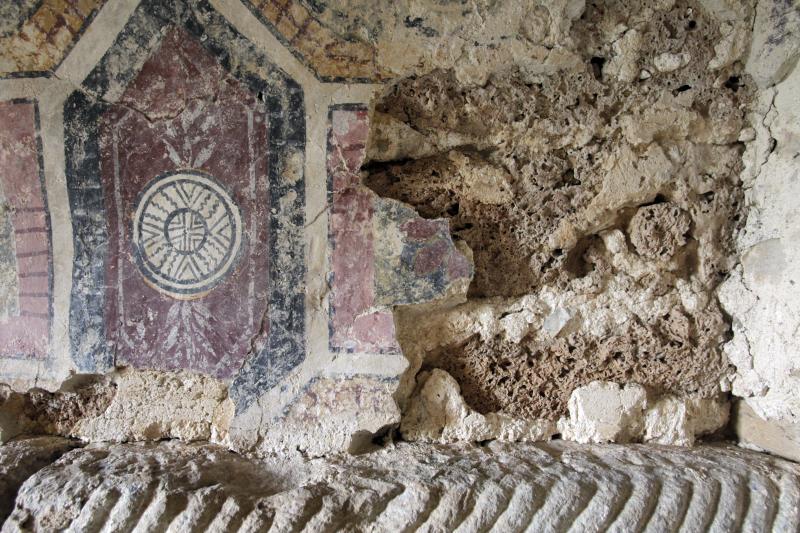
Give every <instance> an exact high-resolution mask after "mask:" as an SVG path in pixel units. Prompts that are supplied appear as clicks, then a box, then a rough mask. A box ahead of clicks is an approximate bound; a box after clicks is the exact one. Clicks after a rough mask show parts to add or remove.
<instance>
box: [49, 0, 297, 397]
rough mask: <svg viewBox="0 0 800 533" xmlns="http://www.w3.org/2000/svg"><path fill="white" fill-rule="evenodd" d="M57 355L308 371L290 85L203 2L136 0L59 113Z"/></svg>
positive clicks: (241, 391) (99, 364)
mask: <svg viewBox="0 0 800 533" xmlns="http://www.w3.org/2000/svg"><path fill="white" fill-rule="evenodd" d="M64 128H65V148H66V169H65V170H66V177H67V192H68V196H69V202H70V208H71V213H72V216H71V220H72V231H73V235H74V238H73V246H74V250H75V252H74V253H75V259H74V263H73V271H72V272H73V277H72V295H71V303H70V333H69V336H70V344H71V352H72V358H73V360H74V361H75V363H76V365H77V366H78V368H79V369H80V370H81V371H89V372H98V371H100V372H102V371H104V370H105V369H108V368H110V367H112V366H114V365H132V366H134V367H137V368H150V369H159V370H182V369H185V370H190V371H193V372H201V373H204V374H208V375H211V376H214V377H216V378H218V379H223V380H231V381H232V386H231V391H230V393H231V396H232V397H233V398H234V400H235V402H236V403H237V408H245V407H246V406H247V405H249V404H250V403H251V402H252V401H253V399H254V398H255V397H257V396H258V395H260V394H262V393H263V392H264V391H265V390H268V389H270V388H272V387H273V386H274V385H275V384H277V383H278V382H280V380H281V379H282V378H283V377H284V376H285V375H286V374H287V373H288V372H289V371H290V370H291V369H292V368H294V367H296V366H297V365H298V364H300V363H301V362H302V361H303V359H304V358H305V339H304V335H305V275H306V274H305V273H306V266H305V243H304V233H303V226H304V224H305V176H304V168H303V164H304V157H305V106H304V102H303V91H302V89H301V87H300V86H299V85H298V84H297V82H295V81H294V80H293V79H292V78H290V77H289V76H288V75H287V74H286V73H285V72H284V71H282V70H281V69H279V68H277V67H275V66H274V65H273V64H272V63H271V62H270V60H269V59H268V58H267V57H266V56H265V55H264V54H263V52H261V51H260V50H259V49H258V48H256V47H255V46H254V45H253V44H252V43H250V42H249V41H248V40H247V39H246V38H245V37H244V36H243V35H241V34H240V33H238V31H237V30H236V29H235V28H234V27H233V26H231V25H230V23H229V22H228V21H227V20H226V19H225V18H223V17H222V16H221V15H220V14H219V13H217V12H216V10H215V9H214V8H213V7H212V6H211V5H210V3H209V2H207V1H205V0H176V1H171V2H166V3H165V2H163V1H159V0H143V1H142V2H140V3H139V5H138V7H137V8H136V9H134V11H133V13H132V14H131V15H130V17H129V18H128V20H127V22H126V24H125V26H124V28H123V29H122V31H121V32H120V33H119V34H118V36H117V38H116V40H115V41H114V43H113V44H112V45H111V46H110V48H109V49H108V50H107V51H106V52H105V54H104V55H103V57H102V58H101V60H100V61H99V63H98V64H97V65H96V66H95V67H94V69H93V70H92V71H91V72H90V73H89V75H88V76H87V77H86V79H85V80H84V81H83V83H82V87H81V88H80V89H79V90H76V91H74V92H73V93H72V94H71V96H69V97H68V98H67V100H66V102H65V105H64Z"/></svg>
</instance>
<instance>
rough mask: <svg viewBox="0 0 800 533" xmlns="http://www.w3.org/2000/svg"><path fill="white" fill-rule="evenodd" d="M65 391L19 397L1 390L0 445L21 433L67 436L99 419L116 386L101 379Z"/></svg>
mask: <svg viewBox="0 0 800 533" xmlns="http://www.w3.org/2000/svg"><path fill="white" fill-rule="evenodd" d="M81 381H83V380H81ZM64 389H66V390H60V391H56V392H49V391H46V390H43V389H31V390H29V391H28V392H26V393H19V392H15V391H13V390H11V389H10V388H9V387H8V386H0V442H5V441H7V440H9V439H11V438H14V437H16V436H17V435H20V434H23V433H25V434H31V435H37V434H40V435H41V434H43V435H66V436H70V435H72V434H73V433H74V432H75V431H76V429H77V427H78V426H79V425H80V424H81V423H82V422H83V421H84V420H86V419H87V418H94V417H97V416H101V415H102V413H103V412H104V411H105V410H106V409H107V408H108V406H109V405H110V404H111V403H112V401H113V400H114V397H115V395H116V386H115V384H114V383H112V382H111V380H108V379H104V378H101V379H92V378H89V379H88V380H86V381H83V382H79V383H76V384H75V385H74V386H66V387H64Z"/></svg>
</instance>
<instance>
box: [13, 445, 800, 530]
mask: <svg viewBox="0 0 800 533" xmlns="http://www.w3.org/2000/svg"><path fill="white" fill-rule="evenodd" d="M798 503H800V467H799V466H798V465H796V464H794V463H790V462H788V461H784V460H780V459H775V458H772V457H770V456H766V455H760V454H756V453H752V452H748V451H744V450H741V449H737V448H734V447H730V446H705V447H698V448H695V449H694V450H692V451H687V450H683V449H678V448H668V447H654V446H648V447H644V446H580V445H574V444H572V445H570V444H567V443H554V444H548V445H514V446H509V445H501V444H498V443H492V444H490V445H489V446H485V447H474V446H462V447H444V446H420V445H410V444H402V445H397V446H395V447H393V448H387V449H384V450H381V451H378V452H374V453H371V454H366V455H361V456H357V457H353V456H349V455H341V456H333V457H330V458H328V459H325V460H304V459H301V458H299V457H288V456H273V457H271V458H269V459H268V460H265V461H263V462H260V463H256V462H252V461H250V460H248V459H245V458H243V457H240V456H237V455H234V454H232V453H230V452H228V451H226V450H224V449H222V448H219V447H215V446H211V445H181V444H177V443H163V444H159V445H147V446H137V445H117V446H111V447H95V448H89V449H82V450H75V451H73V452H71V453H69V454H67V455H65V456H64V457H62V458H61V460H59V461H58V462H57V463H55V464H53V465H51V466H49V467H47V468H45V469H43V470H41V471H39V472H38V473H37V474H36V475H34V476H33V477H31V478H30V479H29V480H28V481H27V482H26V483H25V484H24V485H23V487H22V488H21V490H20V492H19V496H18V498H17V502H16V509H15V511H14V513H13V514H12V515H11V517H10V518H9V519H8V521H7V522H6V523H5V524H4V526H3V529H2V531H4V532H8V531H19V530H22V529H26V530H30V529H32V530H34V531H36V530H39V531H41V530H51V529H61V528H69V530H75V531H100V530H101V529H104V528H105V529H107V530H113V531H130V530H134V529H135V530H142V531H144V530H148V531H149V530H155V529H157V530H166V531H266V530H268V529H270V530H274V531H287V530H291V531H299V530H301V529H304V530H307V531H341V530H347V531H391V532H394V531H454V530H459V531H486V530H488V529H490V528H493V529H495V530H497V531H504V532H505V531H524V530H530V531H566V530H567V529H571V530H574V531H644V530H648V531H675V530H678V529H679V528H682V529H686V530H690V531H796V530H797V528H798V526H800V508H799V507H798Z"/></svg>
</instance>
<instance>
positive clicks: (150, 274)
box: [133, 171, 242, 299]
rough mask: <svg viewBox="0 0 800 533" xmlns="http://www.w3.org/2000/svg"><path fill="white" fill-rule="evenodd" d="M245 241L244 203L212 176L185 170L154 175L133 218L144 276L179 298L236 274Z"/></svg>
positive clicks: (137, 256)
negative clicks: (234, 198)
mask: <svg viewBox="0 0 800 533" xmlns="http://www.w3.org/2000/svg"><path fill="white" fill-rule="evenodd" d="M241 244H242V217H241V213H240V211H239V207H238V206H237V205H236V204H235V203H234V202H233V199H232V198H231V197H230V195H229V194H228V193H227V191H225V189H224V188H223V187H222V186H221V185H220V184H219V183H218V182H217V181H216V180H215V179H214V178H212V177H211V176H208V175H206V174H200V173H198V172H196V171H188V172H187V171H184V172H177V173H172V174H167V175H163V176H159V177H157V178H155V179H153V180H152V181H151V182H150V183H148V184H147V186H146V187H145V188H144V190H143V191H142V193H141V196H140V198H139V202H138V204H137V205H136V210H135V212H134V217H133V251H134V257H135V259H136V264H137V266H138V267H139V270H140V271H141V273H142V275H143V276H144V277H145V279H147V280H148V281H149V282H150V283H151V284H152V285H154V286H155V287H156V288H158V289H159V290H160V291H161V292H163V293H165V294H168V295H170V296H172V297H174V298H181V299H186V298H191V297H193V296H200V295H202V294H204V293H206V292H208V291H209V290H210V289H212V288H213V287H214V286H215V285H217V284H218V283H219V282H221V281H222V280H223V279H225V277H226V276H227V275H228V274H229V273H230V271H231V269H232V267H233V264H234V263H235V261H236V257H237V253H238V251H239V247H240V246H241Z"/></svg>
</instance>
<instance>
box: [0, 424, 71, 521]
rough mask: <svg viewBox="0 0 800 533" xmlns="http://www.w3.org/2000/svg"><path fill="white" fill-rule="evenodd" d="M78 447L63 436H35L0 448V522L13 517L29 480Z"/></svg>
mask: <svg viewBox="0 0 800 533" xmlns="http://www.w3.org/2000/svg"><path fill="white" fill-rule="evenodd" d="M78 445H79V444H78V443H77V442H76V441H71V440H67V439H62V438H60V437H36V438H32V439H24V440H18V441H14V442H9V443H7V444H5V445H4V446H0V520H5V519H6V517H8V515H9V514H11V510H12V509H13V508H14V498H16V496H17V490H19V488H20V486H21V485H22V483H23V482H24V481H25V480H26V479H28V478H29V477H30V476H32V475H33V474H34V473H35V472H36V471H37V470H39V469H40V468H43V467H45V466H47V465H49V464H50V463H52V462H53V461H55V460H56V459H58V458H59V457H61V455H63V454H64V453H66V452H68V451H69V450H71V449H72V448H75V447H76V446H78Z"/></svg>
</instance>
